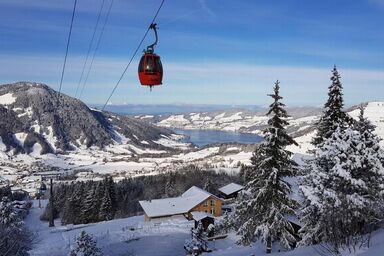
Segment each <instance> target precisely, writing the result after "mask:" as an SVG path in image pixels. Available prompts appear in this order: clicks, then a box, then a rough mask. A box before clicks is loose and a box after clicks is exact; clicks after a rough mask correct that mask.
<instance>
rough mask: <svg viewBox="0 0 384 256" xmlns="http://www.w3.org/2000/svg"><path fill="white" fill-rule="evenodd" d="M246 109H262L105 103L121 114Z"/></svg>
mask: <svg viewBox="0 0 384 256" xmlns="http://www.w3.org/2000/svg"><path fill="white" fill-rule="evenodd" d="M88 105H89V106H90V107H92V108H97V109H101V108H102V107H103V105H101V104H88ZM239 108H240V109H247V110H251V111H259V110H262V109H264V107H263V106H259V105H210V104H176V103H175V104H122V105H112V104H110V105H107V106H106V108H105V109H106V110H107V111H110V112H114V113H118V114H122V115H131V116H135V115H170V114H181V113H191V112H214V111H224V110H228V109H239Z"/></svg>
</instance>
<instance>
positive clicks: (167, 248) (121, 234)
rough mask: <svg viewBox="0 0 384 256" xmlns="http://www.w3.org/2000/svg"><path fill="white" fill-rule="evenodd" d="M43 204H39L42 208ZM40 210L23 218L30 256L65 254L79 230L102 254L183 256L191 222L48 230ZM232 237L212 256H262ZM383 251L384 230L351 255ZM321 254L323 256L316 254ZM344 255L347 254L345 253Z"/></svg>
mask: <svg viewBox="0 0 384 256" xmlns="http://www.w3.org/2000/svg"><path fill="white" fill-rule="evenodd" d="M45 204H46V202H43V205H45ZM42 212H43V209H39V208H38V203H37V201H34V205H33V207H32V209H31V211H30V214H29V215H28V216H27V219H26V224H27V227H28V228H29V229H30V230H31V231H32V232H34V233H35V234H36V235H37V239H36V243H35V244H34V246H33V249H32V250H31V251H30V255H32V256H48V255H55V256H61V255H63V256H64V255H67V254H68V252H69V250H70V247H71V246H72V245H73V244H74V241H75V238H76V236H78V235H79V234H80V232H81V231H83V230H84V231H86V232H87V233H88V234H92V235H93V236H94V238H95V239H96V241H97V244H98V246H99V247H100V248H101V249H102V251H103V253H104V255H139V256H153V255H156V256H185V251H184V248H183V245H184V241H185V240H186V239H188V238H190V228H191V227H192V226H193V222H189V221H187V220H186V219H185V218H183V217H175V218H170V219H158V220H154V221H150V222H146V221H144V217H143V216H136V217H130V218H125V219H116V220H111V221H104V222H99V223H93V224H86V225H83V224H80V225H67V226H61V225H60V221H59V220H57V221H56V222H55V227H53V228H49V227H48V223H47V222H42V221H40V219H39V216H40V214H41V213H42ZM236 239H237V237H236V235H235V234H234V232H231V233H230V234H229V236H228V237H227V238H225V239H221V240H216V241H212V242H209V243H208V246H209V248H211V249H212V250H213V252H211V253H206V254H204V255H212V256H233V255H236V256H249V255H264V254H265V251H264V246H263V245H262V244H261V243H260V242H257V243H254V244H252V246H246V247H244V246H239V245H236ZM278 249H279V248H273V253H272V254H271V255H282V256H291V255H298V256H308V255H327V254H324V251H323V249H322V248H321V247H320V246H309V247H301V248H297V249H295V250H293V251H288V252H277V250H278ZM382 252H384V230H383V229H382V230H379V231H377V232H375V233H373V236H372V239H371V247H370V248H362V249H359V250H358V251H357V252H356V253H354V254H353V255H362V256H363V255H364V256H377V255H382ZM320 253H323V254H320ZM344 255H350V254H349V253H348V252H345V253H344Z"/></svg>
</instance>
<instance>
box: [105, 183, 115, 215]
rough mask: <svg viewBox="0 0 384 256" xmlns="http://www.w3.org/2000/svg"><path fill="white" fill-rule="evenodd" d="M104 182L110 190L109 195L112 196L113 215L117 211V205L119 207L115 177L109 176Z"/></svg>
mask: <svg viewBox="0 0 384 256" xmlns="http://www.w3.org/2000/svg"><path fill="white" fill-rule="evenodd" d="M104 182H105V185H104V186H105V188H106V189H107V190H108V194H109V197H110V198H111V205H112V208H111V213H112V216H114V215H115V212H116V207H117V199H116V187H115V182H114V181H113V178H112V177H111V176H107V177H106V178H105V180H104Z"/></svg>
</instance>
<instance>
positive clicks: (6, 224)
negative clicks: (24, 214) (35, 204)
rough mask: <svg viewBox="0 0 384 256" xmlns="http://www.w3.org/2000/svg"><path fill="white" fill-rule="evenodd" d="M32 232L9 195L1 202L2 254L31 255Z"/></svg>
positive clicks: (0, 233)
mask: <svg viewBox="0 0 384 256" xmlns="http://www.w3.org/2000/svg"><path fill="white" fill-rule="evenodd" d="M31 242H32V239H31V234H30V233H29V232H28V231H27V230H26V229H25V227H24V223H23V221H22V220H21V218H20V216H19V215H18V214H17V212H16V211H15V209H14V208H13V206H12V204H11V202H10V201H9V200H8V198H7V197H3V198H2V200H1V202H0V255H29V254H28V250H29V249H30V247H31Z"/></svg>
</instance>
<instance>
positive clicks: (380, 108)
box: [137, 102, 384, 154]
mask: <svg viewBox="0 0 384 256" xmlns="http://www.w3.org/2000/svg"><path fill="white" fill-rule="evenodd" d="M363 106H364V108H365V116H366V117H367V118H368V119H369V120H370V121H371V122H372V123H373V124H374V125H375V126H376V130H375V132H376V134H377V135H379V136H380V137H381V138H384V102H369V103H363ZM287 111H288V114H289V115H291V117H290V118H289V120H288V121H289V126H288V127H287V130H288V132H289V133H290V134H291V135H292V136H293V137H294V138H295V140H296V141H297V142H298V143H299V146H290V148H289V149H290V150H291V151H292V152H295V153H303V154H305V153H306V152H307V151H308V149H311V144H310V141H311V140H312V138H313V136H314V135H315V132H316V131H315V127H314V124H315V123H316V121H317V120H319V118H320V116H321V114H322V110H321V109H319V108H312V107H301V108H288V109H287ZM347 112H348V114H349V115H350V116H351V117H353V118H357V116H358V114H359V109H358V106H354V107H351V108H349V109H347ZM137 118H140V119H143V120H147V121H150V122H153V123H155V124H156V125H158V126H162V127H167V128H181V129H211V130H222V131H236V132H241V133H256V134H260V135H261V131H262V130H263V129H264V128H265V127H266V125H267V121H268V117H267V116H266V115H265V112H252V111H248V110H241V109H239V110H230V111H220V112H202V113H195V112H194V113H187V114H176V115H167V116H149V115H143V116H137Z"/></svg>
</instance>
